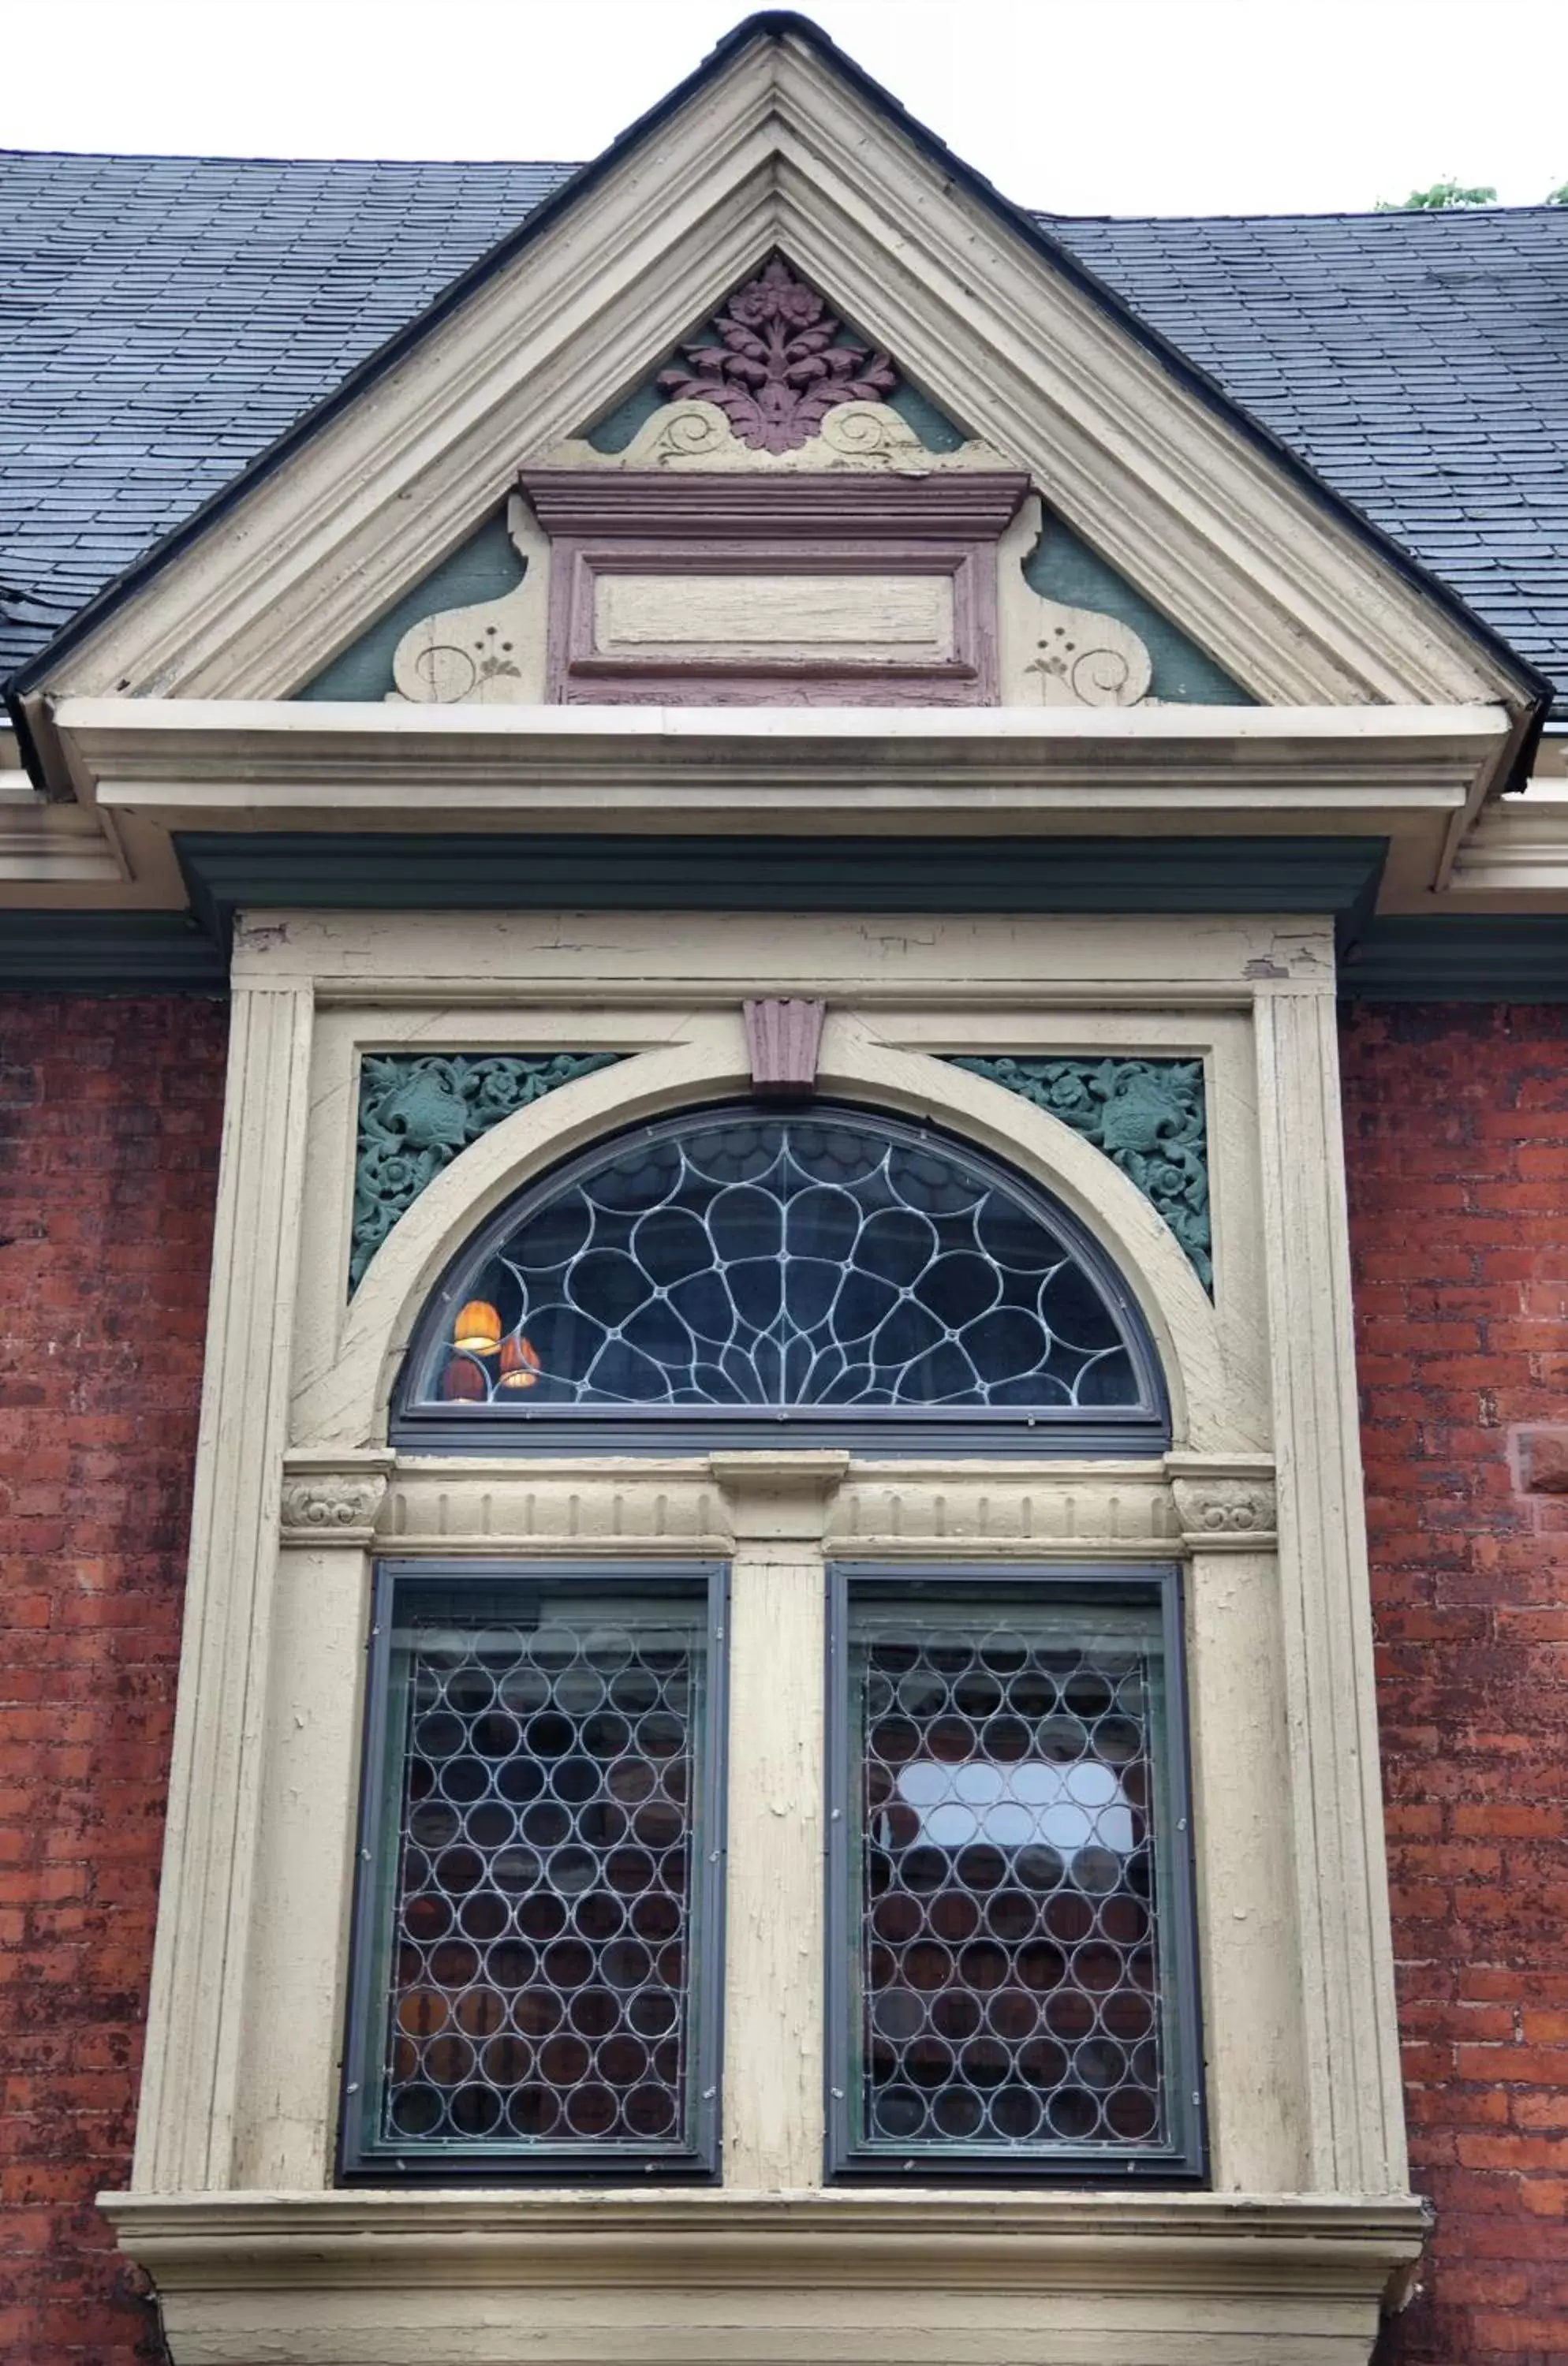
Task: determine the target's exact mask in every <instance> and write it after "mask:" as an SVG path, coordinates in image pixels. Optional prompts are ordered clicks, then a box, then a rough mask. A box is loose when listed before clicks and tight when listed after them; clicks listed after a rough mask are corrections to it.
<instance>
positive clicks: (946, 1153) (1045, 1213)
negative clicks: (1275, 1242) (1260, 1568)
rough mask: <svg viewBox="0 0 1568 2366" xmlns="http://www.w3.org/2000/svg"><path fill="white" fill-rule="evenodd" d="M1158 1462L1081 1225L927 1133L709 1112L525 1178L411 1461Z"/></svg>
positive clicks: (409, 1428)
mask: <svg viewBox="0 0 1568 2366" xmlns="http://www.w3.org/2000/svg"><path fill="white" fill-rule="evenodd" d="M780 1428H784V1429H786V1430H787V1431H788V1432H789V1434H790V1437H791V1439H792V1442H794V1443H796V1444H800V1443H811V1442H813V1441H816V1442H829V1443H834V1444H841V1445H851V1446H859V1447H862V1448H864V1449H866V1450H872V1451H875V1450H883V1451H893V1452H897V1451H900V1450H902V1451H911V1450H918V1449H921V1448H924V1449H929V1448H931V1447H932V1446H940V1445H942V1444H948V1445H954V1446H956V1445H960V1444H963V1443H969V1444H971V1445H973V1446H975V1447H980V1446H981V1445H982V1444H983V1446H984V1448H985V1450H987V1451H996V1450H998V1448H1000V1449H1001V1450H1009V1451H1015V1452H1020V1453H1027V1454H1052V1453H1056V1454H1068V1453H1076V1454H1082V1453H1085V1452H1090V1453H1092V1452H1117V1453H1126V1452H1133V1453H1137V1452H1157V1451H1158V1450H1159V1449H1160V1448H1162V1447H1163V1446H1164V1445H1165V1444H1166V1443H1167V1442H1168V1436H1169V1427H1168V1414H1167V1408H1166V1400H1165V1393H1164V1389H1163V1385H1162V1381H1161V1377H1160V1372H1159V1368H1158V1364H1157V1360H1156V1356H1155V1353H1154V1349H1153V1346H1152V1343H1151V1341H1150V1339H1149V1336H1148V1334H1147V1331H1146V1329H1145V1325H1144V1324H1143V1322H1142V1319H1141V1317H1140V1316H1139V1314H1138V1313H1137V1310H1136V1309H1135V1307H1134V1304H1133V1302H1132V1300H1131V1298H1130V1296H1129V1294H1128V1292H1127V1290H1126V1289H1125V1288H1124V1286H1123V1285H1122V1283H1121V1281H1120V1279H1119V1278H1118V1277H1117V1276H1116V1274H1115V1273H1114V1271H1113V1270H1112V1269H1111V1267H1110V1265H1109V1263H1108V1262H1107V1260H1106V1259H1105V1257H1104V1256H1103V1254H1102V1253H1101V1251H1100V1249H1099V1247H1098V1246H1097V1245H1096V1244H1095V1243H1094V1242H1093V1241H1092V1240H1091V1238H1090V1237H1089V1234H1088V1233H1087V1232H1086V1231H1085V1229H1084V1227H1083V1226H1082V1225H1081V1224H1080V1223H1078V1222H1077V1220H1076V1219H1075V1218H1074V1217H1072V1216H1071V1215H1070V1214H1069V1213H1068V1212H1067V1211H1066V1209H1064V1208H1062V1207H1061V1206H1060V1205H1059V1204H1058V1203H1056V1202H1055V1200H1052V1199H1050V1198H1049V1197H1048V1196H1047V1194H1045V1193H1044V1192H1043V1191H1042V1190H1041V1189H1039V1188H1038V1187H1037V1186H1035V1185H1033V1184H1032V1183H1029V1182H1026V1181H1025V1180H1024V1179H1023V1178H1022V1177H1020V1176H1018V1175H1016V1174H1014V1173H1012V1172H1011V1171H1010V1170H1009V1169H1008V1168H1006V1167H1004V1166H1001V1165H1000V1164H998V1163H997V1162H995V1161H993V1160H991V1159H989V1158H987V1157H986V1156H984V1155H980V1154H978V1153H976V1152H975V1151H973V1150H972V1149H970V1148H968V1147H967V1146H965V1145H963V1144H959V1143H958V1142H956V1141H954V1140H953V1138H952V1137H951V1136H949V1135H947V1134H945V1133H942V1132H939V1131H937V1130H935V1129H933V1128H929V1127H923V1126H917V1125H914V1124H910V1123H908V1122H906V1121H901V1120H897V1119H894V1118H890V1117H886V1116H884V1115H882V1114H880V1113H872V1112H870V1111H867V1110H858V1109H850V1108H840V1107H834V1106H829V1105H824V1104H821V1103H814V1104H812V1105H811V1107H810V1108H809V1109H808V1110H798V1111H797V1110H782V1111H781V1110H776V1109H773V1110H770V1109H768V1108H766V1107H756V1106H752V1105H750V1104H739V1105H729V1106H725V1107H720V1108H716V1109H714V1108H710V1109H706V1110H697V1111H694V1112H687V1113H682V1115H680V1116H678V1117H675V1118H672V1119H669V1120H665V1121H661V1122H660V1123H656V1124H652V1125H648V1126H642V1127H639V1128H637V1130H636V1131H635V1132H631V1133H626V1134H622V1135H620V1136H618V1137H616V1138H615V1139H614V1140H612V1141H609V1142H606V1143H604V1144H598V1145H596V1146H595V1147H594V1149H592V1151H590V1152H589V1153H587V1154H586V1155H583V1156H581V1157H580V1158H578V1159H576V1160H575V1161H573V1162H572V1163H571V1164H570V1166H566V1167H564V1168H561V1169H558V1170H557V1171H556V1172H555V1173H554V1174H552V1175H550V1176H548V1177H545V1178H543V1179H542V1180H540V1181H538V1182H536V1183H535V1184H532V1185H530V1186H529V1187H528V1189H526V1190H525V1191H524V1192H522V1193H521V1194H519V1195H518V1197H517V1198H516V1199H514V1200H513V1201H512V1202H511V1203H510V1204H509V1205H508V1206H507V1207H505V1208H503V1209H502V1211H500V1212H499V1213H498V1215H497V1216H495V1217H494V1218H493V1219H492V1220H491V1222H490V1223H489V1224H488V1225H487V1226H486V1228H485V1229H484V1231H483V1233H482V1234H480V1235H479V1238H478V1239H477V1240H476V1241H474V1242H472V1243H470V1244H469V1245H468V1247H467V1248H466V1249H465V1250H464V1252H463V1253H462V1255H461V1256H458V1257H457V1259H456V1260H455V1261H454V1263H453V1265H452V1267H451V1268H449V1270H448V1272H447V1274H446V1278H445V1279H444V1280H443V1282H442V1284H441V1285H440V1287H439V1288H438V1289H437V1290H436V1291H435V1293H434V1298H433V1300H432V1301H431V1303H430V1304H429V1306H428V1307H427V1308H426V1310H425V1312H424V1314H423V1317H422V1319H421V1322H420V1324H419V1326H418V1328H417V1330H416V1333H415V1336H414V1339H413V1342H412V1347H411V1350H410V1354H409V1357H408V1359H407V1362H406V1365H405V1369H404V1373H403V1376H402V1381H401V1384H400V1390H399V1393H398V1397H397V1401H396V1403H395V1407H394V1414H393V1426H392V1434H393V1437H394V1439H396V1440H400V1441H403V1442H408V1443H411V1444H412V1443H415V1442H417V1443H418V1444H420V1445H421V1446H423V1447H425V1448H429V1447H432V1446H436V1447H439V1446H441V1445H444V1444H445V1445H447V1446H451V1447H455V1448H457V1447H466V1448H470V1449H471V1448H473V1447H474V1446H475V1445H476V1444H479V1443H483V1444H485V1445H487V1446H495V1445H499V1444H500V1443H501V1442H502V1438H503V1437H510V1438H513V1439H515V1440H516V1441H517V1442H519V1443H521V1442H523V1441H524V1439H525V1438H526V1439H528V1440H531V1441H533V1442H535V1443H538V1444H548V1445H551V1446H555V1447H558V1446H560V1445H562V1444H569V1445H575V1446H579V1447H581V1448H594V1447H601V1448H603V1447H604V1446H607V1445H611V1444H618V1445H623V1446H624V1445H626V1444H627V1443H628V1442H638V1443H644V1444H646V1443H649V1442H650V1441H651V1439H652V1438H654V1437H657V1439H658V1441H659V1443H660V1446H662V1447H664V1448H679V1447H680V1446H681V1445H682V1444H690V1445H693V1446H696V1445H701V1446H703V1447H711V1446H713V1445H715V1444H716V1443H720V1442H724V1441H732V1442H737V1443H741V1442H745V1441H746V1440H747V1439H750V1440H752V1441H753V1442H755V1441H756V1440H757V1439H758V1437H759V1433H761V1434H762V1435H766V1436H773V1435H776V1434H777V1432H778V1431H779V1429H780Z"/></svg>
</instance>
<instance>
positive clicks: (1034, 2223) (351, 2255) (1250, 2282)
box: [97, 2189, 1427, 2295]
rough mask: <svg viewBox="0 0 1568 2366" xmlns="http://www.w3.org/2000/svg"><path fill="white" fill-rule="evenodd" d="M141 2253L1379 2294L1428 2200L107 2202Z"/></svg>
mask: <svg viewBox="0 0 1568 2366" xmlns="http://www.w3.org/2000/svg"><path fill="white" fill-rule="evenodd" d="M97 2200H98V2207H99V2208H100V2209H101V2210H103V2211H104V2213H105V2214H106V2215H107V2217H108V2218H109V2220H110V2221H111V2223H112V2224H113V2225H114V2227H115V2230H116V2232H117V2234H118V2236H119V2241H120V2247H121V2248H122V2249H124V2250H127V2251H129V2252H130V2255H131V2257H132V2258H133V2259H137V2260H138V2261H140V2262H141V2265H142V2266H144V2267H146V2268H147V2269H148V2270H150V2272H151V2273H152V2275H153V2277H154V2278H155V2280H156V2281H157V2282H158V2284H159V2286H160V2288H161V2289H162V2290H164V2292H165V2293H168V2292H174V2291H179V2290H187V2289H188V2290H193V2291H194V2290H197V2289H200V2290H205V2291H212V2290H230V2291H232V2290H235V2289H238V2288H244V2287H247V2286H263V2285H272V2286H274V2287H275V2288H276V2287H279V2286H282V2285H286V2284H287V2285H290V2286H296V2287H298V2286H311V2287H314V2288H315V2289H318V2290H320V2289H321V2288H322V2287H323V2286H340V2287H347V2288H353V2287H355V2286H364V2285H367V2284H380V2285H388V2286H391V2287H394V2288H396V2289H399V2290H411V2289H417V2288H419V2287H421V2286H425V2287H428V2286H431V2285H452V2284H468V2283H470V2282H473V2283H477V2284H484V2285H490V2286H493V2287H495V2288H496V2289H498V2290H507V2291H516V2290H520V2289H522V2290H526V2289H529V2288H538V2287H541V2286H552V2285H561V2284H563V2283H569V2284H571V2285H573V2286H575V2287H578V2288H583V2287H589V2286H593V2285H600V2284H615V2283H626V2282H635V2283H637V2284H644V2285H647V2286H649V2287H650V2288H654V2289H659V2290H664V2291H668V2290H670V2289H671V2288H674V2289H682V2290H687V2291H696V2290H702V2289H704V2288H712V2287H715V2286H718V2287H724V2286H728V2285H733V2284H735V2283H737V2282H745V2283H746V2284H747V2285H761V2286H763V2287H765V2288H767V2289H769V2290H772V2291H789V2290H791V2289H793V2288H797V2287H798V2286H799V2285H800V2284H801V2283H802V2282H805V2281H807V2280H809V2281H810V2282H813V2283H815V2284H818V2285H821V2284H827V2285H838V2284H842V2285H844V2286H846V2287H849V2288H853V2289H856V2290H863V2289H864V2288H865V2286H866V2285H867V2283H868V2282H869V2283H871V2284H873V2285H876V2286H880V2287H882V2288H888V2287H892V2286H897V2285H901V2284H904V2283H905V2282H908V2280H909V2279H911V2278H918V2279H919V2281H921V2282H930V2283H932V2284H939V2283H940V2284H946V2285H948V2286H953V2285H958V2286H962V2287H964V2288H967V2289H970V2290H973V2291H975V2292H976V2293H990V2292H996V2291H998V2290H1009V2291H1012V2292H1025V2293H1027V2292H1041V2293H1049V2292H1060V2291H1064V2290H1069V2289H1072V2288H1074V2287H1077V2286H1079V2285H1082V2284H1084V2283H1085V2282H1086V2281H1092V2280H1094V2279H1097V2278H1105V2277H1108V2276H1109V2277H1113V2278H1114V2280H1115V2282H1116V2283H1117V2284H1118V2285H1119V2286H1122V2287H1124V2288H1125V2287H1133V2288H1136V2289H1140V2290H1144V2291H1151V2290H1155V2291H1157V2290H1168V2291H1177V2292H1179V2291H1183V2290H1186V2291H1193V2292H1224V2291H1234V2292H1235V2293H1247V2292H1250V2293H1258V2292H1259V2291H1266V2290H1267V2289H1268V2288H1269V2286H1270V2285H1272V2284H1275V2283H1277V2282H1278V2283H1280V2284H1282V2285H1284V2286H1285V2287H1287V2288H1288V2289H1291V2290H1299V2289H1300V2286H1301V2281H1302V2280H1303V2279H1304V2278H1311V2279H1313V2280H1314V2282H1317V2281H1318V2280H1321V2286H1320V2288H1321V2290H1322V2291H1323V2292H1324V2293H1325V2295H1326V2294H1327V2293H1330V2292H1335V2293H1344V2292H1361V2291H1363V2290H1365V2289H1366V2287H1367V2284H1368V2282H1369V2280H1371V2282H1372V2284H1373V2287H1374V2289H1378V2288H1381V2286H1382V2283H1384V2282H1386V2281H1388V2280H1389V2279H1391V2278H1393V2277H1395V2276H1397V2275H1398V2273H1399V2271H1400V2270H1402V2269H1404V2268H1405V2267H1407V2266H1408V2265H1409V2264H1410V2263H1411V2262H1412V2261H1414V2260H1415V2259H1416V2257H1417V2256H1418V2254H1419V2252H1420V2248H1421V2245H1422V2242H1423V2240H1424V2237H1425V2234H1426V2229H1427V2212H1426V2207H1425V2204H1424V2203H1422V2202H1420V2201H1419V2200H1418V2199H1417V2198H1416V2197H1415V2196H1414V2195H1408V2194H1391V2195H1388V2196H1385V2197H1377V2198H1373V2199H1364V2198H1349V2197H1340V2196H1337V2195H1334V2196H1330V2195H1321V2196H1320V2195H1280V2196H1275V2195H1258V2194H1229V2193H1226V2194H1210V2193H1181V2192H1172V2193H1160V2194H1151V2193H1143V2194H1132V2193H1129V2192H1127V2191H1119V2190H1114V2189H1112V2190H1108V2191H1101V2192H1093V2191H1089V2192H1080V2191H1074V2192H1041V2191H1026V2190H1017V2189H1015V2190H1010V2191H1005V2192H994V2193H986V2194H976V2195H973V2196H971V2195H950V2194H943V2193H926V2194H914V2193H909V2192H902V2191H901V2192H897V2193H894V2192H889V2193H886V2194H884V2193H875V2192H851V2191H845V2192H842V2193H838V2192H825V2193H820V2194H812V2195H805V2194H758V2193H748V2192H744V2191H741V2192H736V2191H716V2192H702V2191H689V2192H671V2191H664V2192H658V2191H655V2192H649V2193H639V2194H637V2195H635V2196H634V2195H619V2194H606V2193H602V2192H594V2191H581V2192H572V2193H566V2194H559V2195H535V2194H530V2193H527V2192H525V2191H513V2192H502V2193H498V2192H489V2193H487V2192H484V2191H479V2192H474V2193H453V2192H450V2191H440V2190H439V2189H437V2190H435V2191H423V2192H418V2193H410V2192H406V2191H404V2192H395V2191H375V2190H370V2191H365V2190H359V2191H355V2190H349V2191H336V2192H330V2193H324V2192H323V2193H310V2194H306V2193H294V2194H279V2193H200V2194H196V2193H182V2194H146V2193H104V2194H100V2195H99V2196H98V2197H97Z"/></svg>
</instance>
